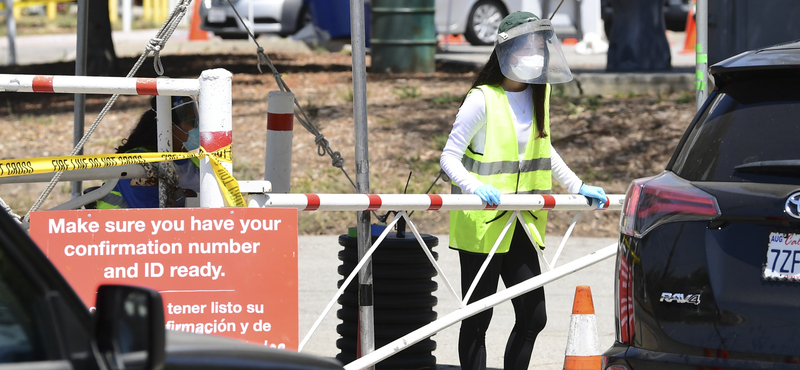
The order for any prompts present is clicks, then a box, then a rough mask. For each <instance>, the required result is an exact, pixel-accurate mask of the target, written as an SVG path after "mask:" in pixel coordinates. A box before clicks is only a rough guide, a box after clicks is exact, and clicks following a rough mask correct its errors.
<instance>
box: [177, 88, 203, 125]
mask: <svg viewBox="0 0 800 370" xmlns="http://www.w3.org/2000/svg"><path fill="white" fill-rule="evenodd" d="M197 117H198V114H197V102H195V101H194V99H192V98H190V97H188V96H173V97H172V118H173V121H174V123H175V124H180V123H182V122H191V123H192V125H193V126H194V127H197V125H198V123H199V122H198V121H197Z"/></svg>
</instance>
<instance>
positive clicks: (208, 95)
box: [198, 68, 233, 208]
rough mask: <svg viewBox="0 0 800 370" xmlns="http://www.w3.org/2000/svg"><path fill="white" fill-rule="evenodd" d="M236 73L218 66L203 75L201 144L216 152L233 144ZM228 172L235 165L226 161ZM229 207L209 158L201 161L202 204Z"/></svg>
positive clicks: (207, 206) (201, 85)
mask: <svg viewBox="0 0 800 370" xmlns="http://www.w3.org/2000/svg"><path fill="white" fill-rule="evenodd" d="M232 79H233V74H231V73H230V72H228V71H226V70H224V69H221V68H217V69H211V70H206V71H203V73H201V74H200V96H199V97H198V114H199V116H200V146H201V147H202V148H203V149H204V150H205V151H207V152H209V153H210V152H213V151H215V150H217V149H220V148H224V147H226V146H228V145H230V144H231V142H232V139H233V135H232V129H233V113H232V107H231V85H232ZM222 165H223V167H225V169H227V170H228V172H231V173H232V172H233V164H232V163H225V162H222ZM224 206H225V200H224V198H223V196H222V191H221V190H220V189H219V185H217V179H216V176H215V175H214V169H213V168H212V167H211V163H210V162H209V159H208V158H203V160H202V161H200V207H202V208H221V207H224Z"/></svg>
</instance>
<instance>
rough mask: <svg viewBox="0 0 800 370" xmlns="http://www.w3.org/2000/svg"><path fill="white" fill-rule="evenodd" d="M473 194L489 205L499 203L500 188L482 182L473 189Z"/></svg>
mask: <svg viewBox="0 0 800 370" xmlns="http://www.w3.org/2000/svg"><path fill="white" fill-rule="evenodd" d="M475 194H476V195H478V196H479V197H481V200H482V201H484V202H486V203H487V204H489V205H490V206H497V205H500V190H497V188H495V187H494V186H492V185H490V184H484V185H481V186H479V187H478V188H477V189H475Z"/></svg>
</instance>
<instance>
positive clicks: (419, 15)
mask: <svg viewBox="0 0 800 370" xmlns="http://www.w3.org/2000/svg"><path fill="white" fill-rule="evenodd" d="M371 5H372V10H371V13H372V14H371V17H372V30H371V32H370V34H371V38H370V40H369V42H370V54H371V55H372V65H371V71H372V72H378V73H385V72H395V73H406V72H421V73H433V72H435V71H436V27H435V24H434V20H433V15H434V9H435V5H434V0H372V1H371Z"/></svg>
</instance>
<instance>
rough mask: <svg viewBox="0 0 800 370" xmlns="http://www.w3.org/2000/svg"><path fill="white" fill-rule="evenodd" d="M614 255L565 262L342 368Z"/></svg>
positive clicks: (371, 361)
mask: <svg viewBox="0 0 800 370" xmlns="http://www.w3.org/2000/svg"><path fill="white" fill-rule="evenodd" d="M616 252H617V244H611V245H609V246H607V247H604V248H603V249H600V250H598V251H597V252H594V253H591V254H588V255H586V256H583V257H581V258H579V259H577V260H575V261H572V262H569V263H566V264H564V265H563V266H560V267H557V268H554V269H553V270H551V271H548V272H544V273H542V274H541V275H539V276H536V277H533V278H531V279H528V280H526V281H524V282H522V283H519V284H517V285H514V286H512V287H510V288H507V289H505V290H502V291H499V292H497V293H495V294H493V295H490V296H488V297H486V298H484V299H481V300H479V301H475V302H473V303H471V304H469V305H467V307H464V308H460V309H458V310H455V311H453V312H451V313H449V314H447V315H445V316H444V317H442V318H440V319H438V320H436V321H434V322H432V323H430V324H427V325H425V326H423V327H421V328H419V329H417V330H414V331H412V332H411V333H408V334H406V335H404V336H402V337H400V338H399V339H396V340H394V341H393V342H390V343H389V344H387V345H385V346H383V347H381V348H378V349H376V350H375V352H372V353H369V354H366V355H364V356H363V357H361V358H359V359H357V360H355V361H353V362H351V363H349V364H347V365H345V366H344V368H345V370H358V369H363V368H365V367H368V366H372V365H375V364H377V363H378V362H380V361H382V360H384V359H386V358H387V357H389V356H391V355H393V354H395V353H397V352H400V351H402V350H403V349H406V348H408V347H410V346H412V345H414V344H416V343H418V342H420V341H422V340H423V339H426V338H428V337H430V336H432V335H434V334H436V333H437V332H439V331H441V330H444V329H446V328H448V327H450V326H451V325H453V324H455V323H457V322H459V321H461V320H464V319H466V318H468V317H471V316H473V315H475V314H478V313H479V312H482V311H485V310H487V309H489V308H492V307H494V306H497V305H498V304H500V303H503V302H505V301H508V300H511V299H512V298H514V297H517V296H520V295H522V294H525V293H527V292H530V291H532V290H534V289H537V288H539V287H541V286H543V285H545V284H547V283H550V282H552V281H555V280H558V279H560V278H562V277H564V276H566V275H569V274H571V273H573V272H576V271H579V270H582V269H584V268H586V267H589V266H592V265H594V264H596V263H598V262H600V261H603V260H605V259H607V258H610V257H612V256H614V255H615V254H616Z"/></svg>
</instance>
